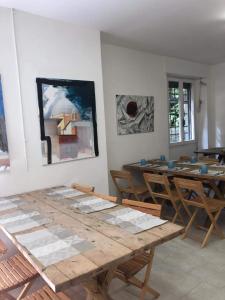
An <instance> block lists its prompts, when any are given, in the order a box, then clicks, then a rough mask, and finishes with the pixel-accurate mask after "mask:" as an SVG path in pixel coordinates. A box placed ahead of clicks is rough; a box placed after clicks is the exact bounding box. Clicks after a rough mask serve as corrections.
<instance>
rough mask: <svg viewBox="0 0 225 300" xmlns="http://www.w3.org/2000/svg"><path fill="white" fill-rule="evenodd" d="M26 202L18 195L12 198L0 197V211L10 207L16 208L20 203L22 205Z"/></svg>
mask: <svg viewBox="0 0 225 300" xmlns="http://www.w3.org/2000/svg"><path fill="white" fill-rule="evenodd" d="M24 204H26V202H24V201H23V200H21V199H20V198H19V197H14V198H9V197H6V198H0V212H2V211H5V210H9V209H12V208H17V207H19V206H20V205H24Z"/></svg>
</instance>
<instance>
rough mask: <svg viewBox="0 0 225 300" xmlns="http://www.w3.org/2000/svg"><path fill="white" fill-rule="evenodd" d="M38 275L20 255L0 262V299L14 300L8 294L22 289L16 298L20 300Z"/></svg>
mask: <svg viewBox="0 0 225 300" xmlns="http://www.w3.org/2000/svg"><path fill="white" fill-rule="evenodd" d="M38 275H39V273H38V272H37V271H36V270H35V269H34V267H33V266H32V265H31V264H30V263H29V262H28V260H26V258H25V257H24V256H23V255H22V254H21V253H18V254H16V255H13V256H11V257H9V258H8V259H5V260H2V261H0V299H4V300H8V299H9V300H10V299H15V298H13V297H12V296H11V295H10V294H9V293H8V292H9V291H11V290H14V289H16V288H18V287H23V288H22V291H21V292H20V294H19V296H18V297H16V300H21V299H22V298H23V297H24V296H25V295H26V294H27V292H28V290H29V289H30V287H31V285H32V283H33V279H34V278H36V277H37V276H38ZM1 297H4V298H1Z"/></svg>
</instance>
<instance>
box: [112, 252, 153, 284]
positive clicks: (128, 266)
mask: <svg viewBox="0 0 225 300" xmlns="http://www.w3.org/2000/svg"><path fill="white" fill-rule="evenodd" d="M148 263H149V254H148V253H142V254H141V255H138V256H136V257H134V258H133V259H132V260H129V261H128V262H125V263H123V264H122V265H120V266H119V267H118V269H117V272H120V273H121V274H123V275H124V276H126V277H127V278H130V277H132V276H134V275H135V274H137V273H138V272H139V271H141V270H142V269H143V268H144V267H145V266H146V265H147V264H148Z"/></svg>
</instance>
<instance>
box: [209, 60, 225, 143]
mask: <svg viewBox="0 0 225 300" xmlns="http://www.w3.org/2000/svg"><path fill="white" fill-rule="evenodd" d="M210 82H211V86H210V92H211V93H210V94H211V95H210V101H209V122H210V128H209V144H210V146H212V147H213V146H222V147H223V146H225V115H224V111H225V63H222V64H218V65H215V66H212V67H211V72H210Z"/></svg>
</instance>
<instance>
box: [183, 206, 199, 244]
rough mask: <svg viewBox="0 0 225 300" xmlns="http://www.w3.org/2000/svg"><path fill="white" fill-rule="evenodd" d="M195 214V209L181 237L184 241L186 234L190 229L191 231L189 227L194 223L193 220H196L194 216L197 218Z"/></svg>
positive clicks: (196, 210)
mask: <svg viewBox="0 0 225 300" xmlns="http://www.w3.org/2000/svg"><path fill="white" fill-rule="evenodd" d="M197 213H198V208H196V209H195V211H194V213H193V215H192V217H191V219H190V221H189V223H188V225H187V226H186V228H185V232H184V234H183V235H182V239H185V238H186V237H187V235H188V232H189V231H190V229H191V225H192V224H193V222H194V220H195V218H196V216H197Z"/></svg>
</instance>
